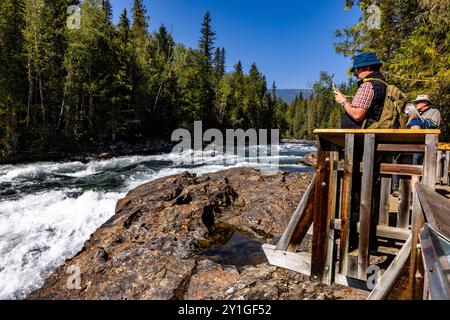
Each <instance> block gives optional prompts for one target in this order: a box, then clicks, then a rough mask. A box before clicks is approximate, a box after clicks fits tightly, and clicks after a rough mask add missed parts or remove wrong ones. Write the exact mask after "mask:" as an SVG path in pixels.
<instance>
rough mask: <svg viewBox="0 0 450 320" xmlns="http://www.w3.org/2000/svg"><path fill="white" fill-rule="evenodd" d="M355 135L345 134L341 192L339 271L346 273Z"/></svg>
mask: <svg viewBox="0 0 450 320" xmlns="http://www.w3.org/2000/svg"><path fill="white" fill-rule="evenodd" d="M354 148H355V135H354V134H346V135H345V152H344V177H343V182H342V193H341V199H342V200H341V238H340V242H339V243H340V244H339V247H340V248H339V250H340V253H339V273H341V274H343V275H347V273H348V251H349V238H350V215H351V208H352V181H353V170H354V168H353V166H354V162H355V159H354Z"/></svg>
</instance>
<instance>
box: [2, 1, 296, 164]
mask: <svg viewBox="0 0 450 320" xmlns="http://www.w3.org/2000/svg"><path fill="white" fill-rule="evenodd" d="M98 4H101V5H98ZM70 5H80V8H81V15H80V17H81V19H80V20H79V23H80V25H79V28H69V27H68V22H69V24H70V23H75V22H76V21H75V22H74V21H71V20H70V21H67V20H68V14H67V8H68V7H69V6H70ZM72 18H73V19H76V15H74V16H70V19H72ZM215 40H216V34H215V32H214V30H213V27H212V21H211V15H210V14H209V12H207V13H206V14H205V16H204V19H203V22H202V24H201V28H200V36H199V43H198V47H197V48H188V47H186V46H185V45H183V44H181V43H180V44H178V43H176V42H175V40H174V39H173V37H172V35H171V34H170V33H169V32H168V30H167V29H166V27H165V26H164V25H162V26H160V27H159V29H158V30H156V31H154V32H150V31H149V16H148V14H147V12H146V8H145V7H144V5H143V2H142V0H134V1H133V6H132V12H131V17H129V14H128V13H127V12H126V11H125V10H124V11H123V13H122V14H121V16H120V19H119V22H118V23H117V25H113V23H112V8H111V4H110V2H109V0H99V1H88V0H86V1H83V2H81V3H80V2H78V1H74V0H2V1H1V3H0V68H1V69H0V158H1V159H3V160H9V161H13V160H16V159H26V158H27V155H33V154H36V153H39V152H46V153H51V152H54V151H71V150H79V149H82V148H83V147H86V146H92V145H95V144H99V143H114V142H116V141H119V140H124V141H135V140H136V139H142V138H145V137H151V136H162V137H170V133H171V132H172V131H173V130H174V129H175V128H178V127H184V128H188V129H190V128H192V127H193V123H194V121H195V120H203V127H204V128H210V127H218V128H228V127H239V128H243V129H247V128H272V127H276V126H277V125H278V122H280V121H281V122H282V118H283V117H284V114H285V110H286V108H287V106H286V105H285V104H284V103H283V102H282V101H281V99H278V98H277V97H276V94H275V91H274V90H272V91H270V90H268V88H267V83H266V78H265V76H264V75H263V74H262V73H261V72H260V71H259V70H258V68H257V66H256V65H255V64H253V65H252V66H251V68H250V70H249V71H248V73H245V72H244V70H243V69H242V65H241V63H240V62H237V63H236V65H235V68H234V71H232V72H230V73H226V72H225V62H226V52H225V49H224V48H220V47H216V46H215ZM274 86H275V85H274Z"/></svg>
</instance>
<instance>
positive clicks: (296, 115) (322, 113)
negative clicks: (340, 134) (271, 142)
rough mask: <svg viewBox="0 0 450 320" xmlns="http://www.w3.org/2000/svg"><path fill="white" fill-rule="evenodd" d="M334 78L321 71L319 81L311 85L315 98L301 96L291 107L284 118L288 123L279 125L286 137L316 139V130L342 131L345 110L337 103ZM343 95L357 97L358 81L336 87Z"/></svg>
mask: <svg viewBox="0 0 450 320" xmlns="http://www.w3.org/2000/svg"><path fill="white" fill-rule="evenodd" d="M332 83H333V79H332V76H330V75H329V74H328V73H326V72H324V71H322V72H321V73H320V79H319V81H317V82H316V83H314V85H313V86H312V95H311V96H310V97H308V98H307V99H305V98H304V97H303V96H302V95H301V94H300V95H299V96H298V97H296V99H295V100H294V101H293V102H292V103H291V104H290V105H289V107H288V109H287V112H286V114H285V116H284V119H285V124H284V126H280V128H281V132H282V133H283V135H284V136H286V137H293V138H299V139H314V138H315V136H314V129H317V128H324V129H326V128H339V126H340V123H341V119H342V115H343V114H344V109H343V108H341V107H339V105H337V104H336V102H335V100H334V94H333V84H332ZM337 89H339V90H340V91H341V92H343V93H344V94H347V95H349V96H351V95H354V93H355V92H356V89H357V85H356V81H354V80H352V79H350V80H349V81H348V82H347V83H341V84H339V85H337Z"/></svg>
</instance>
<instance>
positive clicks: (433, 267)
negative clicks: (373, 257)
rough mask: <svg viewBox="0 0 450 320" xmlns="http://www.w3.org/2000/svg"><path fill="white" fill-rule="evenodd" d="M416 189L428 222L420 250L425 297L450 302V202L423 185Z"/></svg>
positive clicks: (423, 232) (417, 185)
mask: <svg viewBox="0 0 450 320" xmlns="http://www.w3.org/2000/svg"><path fill="white" fill-rule="evenodd" d="M416 190H417V195H418V197H419V200H420V204H421V206H422V209H423V214H424V216H425V218H426V220H427V223H426V224H425V225H424V227H423V229H422V230H421V231H420V234H419V238H420V247H419V248H418V250H419V251H420V252H421V258H422V261H423V273H424V291H423V298H424V299H430V300H450V200H449V199H447V198H446V197H444V196H442V195H440V194H438V193H437V192H435V191H434V190H432V189H431V188H428V187H427V186H424V185H422V184H420V183H418V184H416Z"/></svg>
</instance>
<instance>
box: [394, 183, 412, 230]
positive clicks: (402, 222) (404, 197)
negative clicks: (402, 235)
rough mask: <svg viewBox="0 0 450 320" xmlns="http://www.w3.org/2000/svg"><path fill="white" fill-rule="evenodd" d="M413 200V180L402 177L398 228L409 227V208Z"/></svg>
mask: <svg viewBox="0 0 450 320" xmlns="http://www.w3.org/2000/svg"><path fill="white" fill-rule="evenodd" d="M410 202H411V180H408V179H400V197H399V203H398V215H397V228H401V229H408V228H409V208H410Z"/></svg>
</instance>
